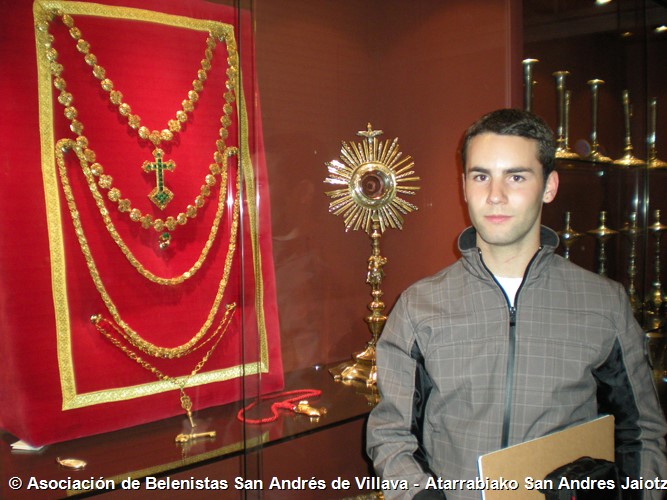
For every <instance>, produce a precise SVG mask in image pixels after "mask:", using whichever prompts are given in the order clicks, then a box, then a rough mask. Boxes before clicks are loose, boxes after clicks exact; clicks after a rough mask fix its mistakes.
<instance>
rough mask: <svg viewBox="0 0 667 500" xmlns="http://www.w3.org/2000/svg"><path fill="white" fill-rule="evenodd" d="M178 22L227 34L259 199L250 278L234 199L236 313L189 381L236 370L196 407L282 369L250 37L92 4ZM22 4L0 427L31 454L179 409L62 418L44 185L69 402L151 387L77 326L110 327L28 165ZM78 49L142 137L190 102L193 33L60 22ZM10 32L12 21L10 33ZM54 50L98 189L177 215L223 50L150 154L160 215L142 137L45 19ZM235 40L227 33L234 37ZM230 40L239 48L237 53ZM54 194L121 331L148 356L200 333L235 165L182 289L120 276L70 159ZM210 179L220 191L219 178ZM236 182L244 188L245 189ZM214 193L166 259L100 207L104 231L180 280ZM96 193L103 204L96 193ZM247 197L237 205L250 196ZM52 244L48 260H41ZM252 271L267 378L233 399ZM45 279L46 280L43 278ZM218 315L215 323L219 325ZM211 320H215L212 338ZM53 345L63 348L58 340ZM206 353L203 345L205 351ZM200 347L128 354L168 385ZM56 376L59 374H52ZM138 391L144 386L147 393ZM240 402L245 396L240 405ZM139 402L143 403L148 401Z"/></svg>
mask: <svg viewBox="0 0 667 500" xmlns="http://www.w3.org/2000/svg"><path fill="white" fill-rule="evenodd" d="M107 4H108V5H123V6H127V7H136V8H141V9H147V10H156V11H160V12H165V13H171V14H178V15H182V16H186V17H191V18H198V19H211V20H214V21H219V22H224V23H228V24H232V25H234V26H235V28H234V31H235V35H236V38H237V42H238V44H239V52H240V55H241V61H242V63H241V64H242V68H243V71H242V73H243V89H244V93H245V98H246V104H247V107H246V108H247V113H248V123H249V133H248V136H249V146H250V152H251V160H252V163H253V175H254V176H255V177H254V181H255V184H256V188H257V196H258V198H259V207H258V213H257V224H256V225H257V228H258V230H259V250H260V254H261V266H259V267H257V266H254V265H253V252H252V241H251V222H252V221H251V218H250V217H249V214H250V212H251V211H250V210H249V207H248V205H247V203H253V204H255V203H257V200H256V199H246V198H247V195H248V191H246V190H243V192H242V194H243V198H244V203H242V205H241V212H242V216H241V222H240V227H239V239H238V241H237V242H236V253H235V256H234V260H233V262H232V266H231V273H230V277H229V282H228V284H227V286H226V289H225V295H224V299H223V302H222V304H223V305H222V306H221V312H222V310H224V304H226V303H229V302H236V303H237V304H238V305H239V309H238V310H237V312H236V314H235V316H234V320H233V321H232V323H231V325H230V327H229V329H228V331H227V332H226V334H225V337H224V338H223V339H222V341H221V342H220V344H219V345H218V347H217V349H216V350H215V351H214V353H213V354H212V356H211V358H210V359H209V360H208V362H207V363H206V365H205V367H204V368H203V369H202V370H201V373H206V372H211V371H214V370H223V369H230V368H236V371H237V372H239V373H237V374H236V375H234V376H232V377H231V378H230V379H229V380H226V381H223V382H214V383H209V384H205V385H200V386H198V387H193V388H190V389H188V390H187V392H188V393H189V394H190V396H191V397H192V399H193V401H194V406H195V408H204V407H207V406H211V405H216V404H223V403H227V402H230V401H236V400H238V399H241V398H243V397H252V396H254V395H256V394H257V393H258V392H271V391H274V390H278V389H280V388H281V387H282V383H283V381H282V364H281V357H280V343H279V331H278V322H277V310H276V305H275V304H276V300H275V288H274V277H273V260H272V254H271V235H270V226H271V224H270V211H269V200H268V187H267V179H266V168H265V163H264V157H263V153H262V136H261V124H260V117H259V115H258V114H257V113H256V111H257V109H256V106H258V104H257V102H258V101H257V98H256V97H257V96H256V88H255V84H254V81H253V79H254V78H253V76H254V75H253V62H252V61H253V55H252V32H251V28H250V22H249V19H247V18H246V17H245V16H246V14H247V13H244V14H243V16H241V18H242V26H241V29H239V26H238V18H239V16H238V12H237V11H235V10H234V9H232V8H229V7H225V6H220V5H215V4H211V3H209V2H204V1H200V0H188V1H183V0H179V1H168V2H165V1H139V0H126V1H125V2H123V3H122V4H121V3H120V2H116V1H114V2H111V1H109V2H107ZM30 7H31V6H30V5H29V3H28V2H16V3H12V4H10V5H8V8H9V9H10V11H11V12H9V13H8V15H7V16H6V17H4V18H3V20H2V24H3V26H2V33H4V34H5V37H6V38H4V37H3V38H4V39H3V40H2V46H3V53H4V54H8V57H4V56H3V58H2V59H3V61H2V63H1V64H2V71H3V74H4V75H7V77H6V78H4V79H3V82H2V83H1V84H0V85H2V89H3V93H4V95H5V96H6V99H5V100H4V102H5V106H7V105H9V108H10V109H9V111H5V113H8V115H6V116H8V117H9V119H5V120H3V121H2V122H1V123H2V125H0V127H2V131H3V137H4V138H5V139H6V141H3V148H2V157H1V158H2V160H1V164H2V167H3V168H2V169H0V180H1V184H0V193H1V194H2V196H0V213H2V214H3V216H2V223H0V277H1V279H2V282H1V284H0V315H1V319H2V342H1V344H0V360H1V363H2V364H1V366H0V425H1V426H2V427H3V428H5V429H6V430H8V431H9V432H11V433H13V434H15V435H17V436H18V437H20V438H22V439H24V440H26V441H28V442H30V443H31V444H46V443H50V442H55V441H62V440H67V439H71V438H74V437H78V436H83V435H89V434H95V433H99V432H105V431H110V430H113V429H117V428H122V427H127V426H132V425H136V424H139V423H142V422H147V421H152V420H156V419H160V418H164V417H167V416H171V415H175V414H178V413H181V412H182V409H181V407H180V403H179V398H178V391H177V389H176V387H175V386H174V390H170V391H168V392H165V393H161V394H154V395H148V396H144V397H141V398H138V399H130V400H125V401H116V402H107V403H101V404H92V405H87V406H84V407H81V408H75V409H68V410H63V409H62V406H63V392H62V390H61V381H62V373H61V372H60V370H59V363H58V350H57V344H58V342H59V340H58V338H59V335H60V338H62V331H59V330H58V329H57V324H56V317H55V311H54V297H56V300H55V304H56V305H57V304H58V299H57V297H58V296H60V295H59V294H61V293H62V291H61V290H58V289H54V283H57V280H56V281H52V272H53V271H54V269H52V265H51V264H52V263H51V255H53V251H54V249H53V242H54V239H53V235H51V238H49V234H48V230H47V224H46V214H47V211H50V210H53V209H54V207H47V206H46V205H45V197H44V191H45V188H44V184H43V183H44V182H47V183H49V182H52V181H53V180H56V182H58V186H57V189H58V193H59V197H60V213H61V217H60V221H61V227H62V240H63V246H64V251H63V255H64V258H65V270H66V286H67V290H66V299H67V304H68V306H69V311H68V315H67V316H68V319H69V324H70V325H69V330H70V347H71V360H72V366H73V371H74V380H75V383H76V393H77V394H94V393H97V392H98V391H102V392H104V391H107V390H109V389H114V388H126V387H132V386H137V385H142V384H151V383H153V382H155V381H156V380H157V379H156V376H155V375H154V374H152V373H150V372H148V371H147V370H145V369H144V368H142V367H141V366H139V365H138V364H137V363H135V362H134V361H132V360H130V359H128V357H127V356H126V355H125V354H123V353H122V352H121V351H120V350H119V349H117V348H116V347H114V346H112V345H111V344H110V342H109V341H108V340H107V339H105V338H103V337H102V336H101V335H100V334H99V333H98V332H97V331H96V329H95V328H94V326H93V325H92V324H91V322H90V320H89V318H90V316H91V315H93V314H100V313H101V314H103V315H104V316H105V317H110V315H109V312H108V311H107V309H106V307H105V305H104V303H103V302H102V300H101V297H100V294H99V293H98V291H97V290H96V288H95V286H94V284H93V281H92V279H91V276H90V273H89V271H88V269H87V267H86V262H85V260H84V257H83V254H82V252H81V249H80V245H79V242H78V241H77V239H76V236H75V233H74V226H73V224H72V220H71V216H70V213H69V211H68V209H67V205H66V201H65V198H64V195H63V190H62V186H61V185H60V181H59V178H58V177H57V174H55V168H56V167H55V165H53V166H51V165H49V166H47V169H46V171H47V172H48V171H49V170H48V169H50V168H53V169H54V170H53V172H54V175H53V177H49V176H48V175H47V176H46V177H45V178H44V179H45V180H43V176H42V168H41V167H40V162H41V158H42V157H41V154H40V153H41V152H40V128H39V127H40V125H39V110H38V99H37V84H36V80H37V72H36V65H37V64H36V56H35V41H34V40H35V37H34V29H33V26H32V25H33V17H32V11H31V8H30ZM73 17H74V20H75V22H76V25H77V26H78V27H79V28H80V29H81V32H82V35H83V36H82V37H83V38H84V39H85V40H87V41H89V42H90V44H91V52H93V53H94V54H95V55H96V56H97V58H98V63H99V64H100V65H101V66H103V67H104V68H105V69H106V70H107V77H108V78H110V79H111V80H112V81H113V82H114V86H115V88H116V89H118V90H120V91H121V92H122V93H123V96H124V101H125V102H127V103H128V104H130V106H132V111H133V113H136V114H138V115H139V116H141V118H142V124H144V125H146V126H148V127H149V128H150V129H151V130H153V129H158V130H161V129H163V128H166V123H167V121H168V120H169V119H171V118H174V116H175V113H176V111H177V110H178V109H180V103H181V101H182V100H183V99H184V98H186V95H187V91H188V90H189V89H191V85H192V80H193V79H195V77H196V72H197V70H198V69H199V65H200V61H201V59H202V58H203V56H204V48H205V40H206V33H205V32H201V31H194V30H189V29H183V28H174V27H170V26H165V25H161V24H153V23H148V22H137V21H129V20H122V19H107V18H97V17H92V16H75V15H73ZM9 20H11V21H9ZM51 32H52V33H53V34H54V36H55V42H54V44H53V46H54V47H55V48H56V50H57V51H58V54H59V55H58V60H59V62H60V63H61V64H62V65H63V66H64V72H63V75H62V76H63V78H64V79H65V80H66V82H67V90H68V91H69V92H71V93H72V95H73V97H74V102H73V105H74V107H76V109H77V110H78V112H79V120H80V121H81V122H82V123H83V124H84V126H85V128H84V131H83V135H85V136H86V137H87V138H88V140H89V143H90V147H91V149H93V150H94V151H95V152H96V154H97V161H99V162H100V163H101V164H102V165H103V166H104V169H105V172H106V173H108V174H110V175H111V176H112V177H113V181H114V186H115V187H117V188H118V189H120V190H121V192H122V195H123V197H126V198H129V199H130V200H131V201H132V205H133V207H136V208H139V209H140V210H141V211H142V212H143V213H150V214H152V215H153V216H154V217H156V218H157V217H164V216H165V214H172V215H175V214H176V213H178V212H182V211H185V206H186V205H187V204H192V203H193V200H194V198H195V196H197V194H198V193H199V188H200V186H201V185H202V183H203V181H204V177H205V175H206V174H207V173H208V166H209V164H210V163H212V161H213V153H214V152H215V141H216V139H217V138H218V129H219V127H220V123H219V119H220V117H221V116H222V104H223V103H224V100H223V97H222V94H223V92H225V91H226V90H225V80H226V78H227V77H226V74H225V72H226V69H227V63H226V55H227V54H226V50H225V45H224V43H219V44H218V45H217V47H216V49H215V52H214V59H213V64H212V68H211V70H210V72H209V75H208V79H207V81H206V82H205V86H204V90H203V91H202V92H200V99H199V101H198V102H197V104H196V105H195V109H194V111H193V113H191V115H190V120H189V121H188V122H187V124H186V125H185V127H184V128H183V130H182V131H181V132H180V133H179V134H178V135H177V138H176V140H175V141H173V142H172V143H171V144H169V145H166V147H163V149H164V150H165V153H166V154H165V157H166V159H172V160H173V161H174V162H175V163H176V169H175V170H174V171H173V172H167V173H166V174H165V183H166V186H167V187H169V188H170V189H171V190H172V191H173V192H174V193H175V197H174V199H173V201H172V202H171V203H170V204H169V205H168V206H167V207H166V209H165V210H164V211H163V212H161V211H160V210H159V209H158V208H157V207H155V206H154V205H153V204H152V203H151V202H150V201H149V199H148V198H147V194H148V193H149V192H150V190H151V189H152V188H153V187H154V185H155V176H154V175H152V174H146V173H144V172H142V170H141V165H142V163H143V162H144V161H145V160H151V161H152V154H151V151H152V149H153V147H152V145H151V144H150V143H149V142H148V141H144V140H141V139H139V138H138V137H137V135H136V133H135V132H134V131H132V130H131V129H130V128H129V127H128V125H127V122H126V120H124V119H121V118H119V116H118V115H117V113H116V110H115V107H114V106H112V105H111V104H110V103H109V101H108V94H107V93H106V92H104V91H103V90H102V89H101V88H100V85H99V81H98V80H97V79H96V78H94V77H93V75H92V73H91V71H90V67H89V66H88V65H87V64H86V63H85V62H84V60H83V56H82V54H80V53H78V52H77V51H76V49H75V42H74V41H73V40H72V39H71V38H70V37H69V35H68V33H67V31H66V30H65V29H64V27H63V26H62V23H60V21H59V20H57V19H56V20H54V22H53V23H52V29H51ZM239 33H240V34H239ZM239 37H240V38H241V39H240V40H239ZM53 96H54V100H53V110H54V123H53V126H54V131H55V140H56V141H57V140H58V139H60V138H75V137H76V136H75V135H74V134H73V133H72V132H71V131H70V130H69V122H68V121H67V120H66V119H65V117H64V116H63V111H62V110H63V107H62V106H61V105H60V104H59V103H58V102H57V101H56V99H55V98H56V97H57V93H56V91H53ZM232 122H233V123H232V125H231V126H229V127H228V129H229V139H228V140H227V143H228V145H237V144H238V139H237V137H238V133H239V117H238V116H237V114H236V113H234V115H233V118H232ZM66 165H67V170H68V176H69V181H70V183H71V185H72V189H73V194H74V198H75V200H76V203H77V205H78V210H79V212H80V214H81V223H82V226H83V229H84V232H85V236H86V238H87V240H88V244H89V245H90V249H91V252H92V255H93V258H94V260H95V263H96V265H97V267H98V269H99V272H100V276H101V279H102V282H103V283H104V286H105V287H106V289H107V291H108V293H109V296H110V297H111V298H112V299H113V301H114V303H115V304H116V307H117V309H118V311H119V313H120V315H121V316H122V318H123V320H124V321H125V322H126V323H128V324H129V325H131V326H132V327H133V328H134V329H135V330H136V331H137V332H139V333H140V334H141V335H142V336H143V337H144V338H146V339H147V340H149V341H151V342H154V343H156V344H159V345H161V346H174V345H179V344H181V343H183V342H185V341H187V340H188V339H189V338H190V337H192V335H193V334H194V333H195V332H196V331H197V330H199V328H200V326H201V325H202V323H203V322H204V321H205V319H206V317H207V314H208V312H209V311H210V309H211V305H212V302H213V298H214V295H215V293H216V289H217V287H218V283H219V282H220V279H221V276H222V274H223V267H224V262H225V258H226V255H227V251H228V247H229V244H230V227H231V224H232V205H233V200H234V197H235V195H236V188H235V179H236V177H237V174H238V172H239V169H240V168H241V167H242V165H241V166H239V162H238V161H237V160H233V161H230V163H229V166H230V168H229V178H228V183H227V186H226V187H225V189H226V200H227V203H226V207H225V213H224V216H223V218H222V222H221V224H220V230H219V232H218V237H217V238H216V240H215V242H214V244H213V246H212V248H211V250H210V253H209V256H208V258H207V259H206V261H205V262H204V265H203V266H202V268H201V270H200V271H199V272H198V273H197V275H196V276H194V277H193V278H191V279H189V280H187V281H186V282H184V283H183V284H180V285H177V286H174V287H167V286H160V285H157V284H155V283H151V282H149V281H148V280H146V279H145V278H144V277H143V276H141V275H139V274H138V273H137V272H136V270H135V269H134V268H133V267H132V266H131V265H130V264H129V263H128V261H127V260H126V259H125V257H124V256H123V255H122V253H121V251H120V250H119V248H118V246H117V245H116V244H115V243H114V242H113V240H112V239H111V237H110V235H109V234H108V233H107V231H106V229H105V227H104V224H103V222H102V218H101V216H100V214H99V212H98V209H97V207H96V206H95V204H94V202H93V198H92V196H91V195H90V191H89V190H88V187H87V185H86V182H85V178H84V176H83V174H82V172H81V168H80V166H79V162H78V160H77V159H76V156H75V155H74V154H73V153H68V154H67V155H66ZM218 179H219V178H218ZM245 180H246V181H249V180H250V179H245ZM219 189H220V186H219V185H216V186H215V187H214V188H213V189H212V193H211V196H210V197H209V198H208V201H207V203H206V205H205V206H204V208H203V209H200V210H199V212H198V214H197V217H196V218H195V219H192V220H190V221H189V222H188V223H187V224H186V225H185V226H182V227H179V228H178V229H176V230H175V231H174V232H173V241H172V244H171V245H170V247H169V248H168V249H166V250H160V249H159V246H158V238H157V237H158V233H157V232H155V231H154V230H152V229H148V230H146V229H143V228H141V227H140V225H139V224H137V223H135V222H131V221H130V220H129V218H128V216H127V214H121V213H119V212H118V210H117V208H116V205H115V204H112V203H110V202H107V207H108V209H109V212H110V216H111V217H112V220H113V221H114V224H115V225H116V229H117V231H118V233H119V234H120V235H121V237H122V238H123V239H124V241H125V242H126V243H127V245H128V247H129V248H130V250H131V251H132V252H133V253H134V255H135V256H136V257H137V259H138V260H139V261H141V262H142V263H143V264H144V265H145V266H146V267H147V268H148V269H150V270H151V271H153V272H154V273H155V274H158V275H161V276H167V277H170V276H175V275H179V274H181V273H182V272H183V271H185V270H186V269H188V268H189V267H190V266H191V265H192V263H193V262H194V261H195V260H196V259H197V257H198V256H199V254H200V252H201V250H202V247H203V245H204V243H205V241H206V239H207V237H208V234H209V231H210V228H211V224H212V221H213V218H214V215H215V210H216V206H217V199H218V190H219ZM103 193H104V191H103ZM250 193H252V192H250ZM50 245H51V247H50ZM260 267H261V272H262V283H263V286H262V287H261V290H262V293H263V295H260V297H262V298H263V303H261V304H260V306H261V307H262V308H263V312H264V321H265V331H266V339H265V340H266V345H267V346H268V354H267V359H268V373H261V374H260V375H259V376H253V377H252V378H251V379H250V380H251V381H250V382H249V383H248V381H246V384H245V386H243V385H242V378H241V376H240V372H241V371H242V370H241V367H242V366H243V365H244V363H245V365H246V366H248V365H249V364H252V363H255V362H256V361H258V360H259V359H260V351H261V346H262V345H263V342H262V335H263V331H264V329H263V328H258V326H257V324H258V321H257V318H258V315H257V311H256V309H255V306H256V303H255V298H256V292H257V290H258V288H257V287H256V286H255V285H256V281H255V277H256V271H257V270H258V269H259V268H260ZM55 271H57V269H55ZM220 317H221V314H219V315H218V316H217V318H218V321H219V319H220ZM216 324H217V322H215V323H214V326H215V325H216ZM60 342H62V340H60ZM209 345H210V344H209ZM206 351H207V348H206V347H205V348H203V349H201V350H199V351H196V352H195V353H194V354H192V355H190V356H186V357H184V358H181V359H178V360H167V361H164V360H156V359H153V358H150V357H148V356H143V357H144V359H146V360H147V361H149V362H150V363H151V364H152V365H154V366H155V367H157V368H159V369H160V370H161V371H163V372H164V373H167V374H168V375H171V376H176V375H186V374H188V373H190V372H191V371H192V370H193V368H194V366H195V365H196V364H197V362H198V361H199V360H200V359H201V358H202V356H203V355H204V353H205V352H206ZM61 366H62V365H61ZM148 387H150V386H148ZM244 391H245V394H244ZM149 392H150V390H149Z"/></svg>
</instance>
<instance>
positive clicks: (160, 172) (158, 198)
mask: <svg viewBox="0 0 667 500" xmlns="http://www.w3.org/2000/svg"><path fill="white" fill-rule="evenodd" d="M162 155H164V151H162V150H161V149H160V148H155V151H153V156H154V157H155V161H154V162H152V161H148V160H146V161H145V162H144V163H143V165H142V168H143V170H144V172H153V171H154V172H155V182H156V184H157V185H156V186H155V187H154V188H153V190H152V191H151V192H150V193H148V198H150V200H151V201H152V202H153V203H155V205H157V207H158V208H159V209H160V210H164V207H166V206H167V204H168V203H169V202H170V201H171V200H172V199H173V197H174V193H172V192H171V191H170V190H169V188H168V187H166V186H165V185H164V171H165V170H168V171H170V172H173V171H174V169H175V168H176V164H175V163H174V162H173V161H172V160H169V161H166V162H163V161H162Z"/></svg>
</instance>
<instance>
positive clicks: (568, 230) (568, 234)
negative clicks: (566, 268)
mask: <svg viewBox="0 0 667 500" xmlns="http://www.w3.org/2000/svg"><path fill="white" fill-rule="evenodd" d="M564 219H565V227H564V228H563V230H562V231H558V236H560V241H561V243H562V244H563V248H565V251H564V253H563V257H565V258H566V259H568V260H570V247H571V246H572V244H573V243H574V240H576V239H577V238H579V237H580V236H582V234H581V233H579V232H577V231H575V230H574V229H572V227H571V226H570V212H565V217H564Z"/></svg>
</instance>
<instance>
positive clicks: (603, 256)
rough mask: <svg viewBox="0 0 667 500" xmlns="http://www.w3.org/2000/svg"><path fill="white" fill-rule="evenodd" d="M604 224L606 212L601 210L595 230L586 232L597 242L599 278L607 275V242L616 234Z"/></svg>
mask: <svg viewBox="0 0 667 500" xmlns="http://www.w3.org/2000/svg"><path fill="white" fill-rule="evenodd" d="M606 223H607V212H605V211H604V210H603V211H601V212H600V225H599V226H598V227H597V228H595V229H591V230H589V231H587V232H588V234H591V235H593V236H595V238H596V239H597V242H598V244H597V247H598V274H599V275H601V276H606V275H607V250H606V246H607V240H608V239H609V238H611V237H612V236H613V235H615V234H616V233H617V232H618V231H614V230H613V229H609V228H608V227H607V225H606Z"/></svg>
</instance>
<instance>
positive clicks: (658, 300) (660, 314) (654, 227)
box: [646, 210, 667, 329]
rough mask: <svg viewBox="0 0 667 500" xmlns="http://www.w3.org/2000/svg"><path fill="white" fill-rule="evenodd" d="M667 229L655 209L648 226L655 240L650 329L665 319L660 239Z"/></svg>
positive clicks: (665, 302)
mask: <svg viewBox="0 0 667 500" xmlns="http://www.w3.org/2000/svg"><path fill="white" fill-rule="evenodd" d="M666 229H667V225H665V224H663V223H661V222H660V210H655V211H654V212H653V224H651V225H650V226H649V227H648V230H649V232H650V233H651V235H652V236H653V239H654V240H655V246H654V253H653V255H654V257H653V262H654V268H653V269H654V270H653V282H652V283H651V289H650V290H649V293H648V298H647V301H646V311H647V313H648V314H649V316H650V321H649V324H650V329H654V328H658V327H659V326H660V325H662V323H663V322H664V319H665V307H666V304H667V299H666V298H665V291H664V289H663V287H662V281H661V279H660V271H661V269H660V267H661V264H660V240H661V239H662V233H663V232H664V231H665V230H666Z"/></svg>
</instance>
